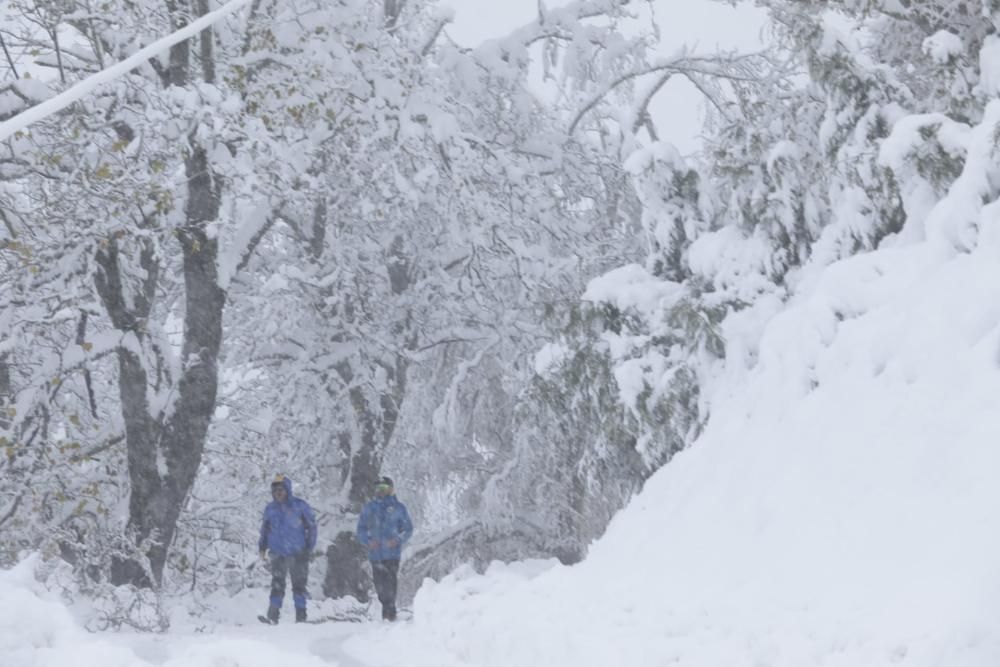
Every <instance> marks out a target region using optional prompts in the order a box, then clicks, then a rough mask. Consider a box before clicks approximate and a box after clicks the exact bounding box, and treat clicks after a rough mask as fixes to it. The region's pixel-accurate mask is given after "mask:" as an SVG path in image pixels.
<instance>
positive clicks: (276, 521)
mask: <svg viewBox="0 0 1000 667" xmlns="http://www.w3.org/2000/svg"><path fill="white" fill-rule="evenodd" d="M281 483H282V484H283V485H284V487H285V491H286V492H287V494H288V497H287V498H285V502H283V503H279V502H278V501H277V500H272V501H271V502H269V503H268V504H267V507H265V508H264V522H263V523H262V524H261V526H260V541H259V542H258V543H257V546H258V548H259V549H260V550H261V551H263V550H264V549H270V551H271V553H273V554H276V555H278V556H291V555H294V554H297V553H301V552H302V551H303V550H307V551H312V550H313V548H314V547H315V546H316V516H315V515H314V514H313V511H312V508H311V507H309V503H307V502H306V501H304V500H302V499H301V498H296V497H295V496H293V495H292V480H290V479H289V478H287V477H285V478H283V479H282V480H281Z"/></svg>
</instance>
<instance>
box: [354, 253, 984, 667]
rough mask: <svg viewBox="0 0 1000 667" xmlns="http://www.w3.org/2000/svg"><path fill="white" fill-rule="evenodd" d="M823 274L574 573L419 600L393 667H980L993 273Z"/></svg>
mask: <svg viewBox="0 0 1000 667" xmlns="http://www.w3.org/2000/svg"><path fill="white" fill-rule="evenodd" d="M991 246H992V244H989V243H988V244H986V245H984V246H982V247H980V248H979V249H977V250H975V251H974V252H972V253H971V254H956V253H955V252H954V251H951V250H947V249H945V247H944V244H938V243H936V242H925V243H921V244H919V245H916V246H910V247H906V248H897V249H889V250H881V251H878V252H875V253H872V254H869V255H864V256H859V257H855V258H852V259H850V260H847V261H844V262H841V263H839V264H837V265H835V266H833V267H830V268H829V269H827V270H825V271H824V272H823V273H822V275H821V277H820V278H819V279H817V280H815V281H813V285H812V287H811V288H810V289H809V293H808V294H800V295H799V296H798V297H796V298H795V299H794V300H793V302H792V305H791V307H789V308H788V309H787V310H786V311H785V312H783V313H782V314H781V315H779V316H778V317H776V318H775V319H774V320H773V321H771V322H770V323H769V324H768V326H767V328H766V329H765V332H764V335H763V338H762V339H761V340H760V343H759V363H758V364H757V365H756V366H755V367H754V368H753V370H752V371H749V372H748V373H747V375H746V377H745V378H744V379H743V380H742V381H739V382H737V384H736V386H735V387H734V386H732V385H730V389H729V391H731V393H730V394H729V395H724V396H717V397H715V399H714V401H713V407H714V412H713V416H712V418H711V421H710V425H709V427H708V429H707V431H706V433H705V434H704V436H703V437H702V439H701V440H700V441H699V443H698V444H697V446H696V447H694V448H693V449H691V450H689V451H687V452H685V453H683V454H682V455H680V456H678V457H677V458H676V459H675V460H674V462H673V463H671V465H669V466H667V467H666V468H665V469H664V470H662V471H661V472H660V473H658V474H657V475H656V476H654V477H653V479H651V480H650V482H649V484H648V485H647V487H646V489H645V491H644V492H643V493H642V495H641V496H639V497H638V498H636V499H635V501H634V502H633V503H632V504H631V505H630V506H629V507H627V508H626V509H625V510H624V511H623V512H622V513H621V514H620V516H618V517H617V518H616V519H615V521H614V522H613V523H612V525H611V526H610V528H609V529H608V531H607V533H606V535H605V536H604V537H603V538H602V539H601V540H600V541H599V542H598V543H597V544H595V545H594V547H593V549H592V550H591V553H590V555H589V557H588V558H587V560H586V561H585V562H584V563H582V564H581V565H579V566H577V567H573V568H561V567H555V568H553V569H551V570H549V571H547V572H545V573H543V574H541V575H539V576H537V577H535V578H534V579H530V578H528V577H525V576H518V575H517V573H516V572H512V571H509V570H507V569H504V568H500V570H498V571H496V572H493V573H490V574H488V575H487V576H485V577H474V576H473V577H469V576H466V574H464V573H459V574H458V575H456V576H455V577H453V578H452V579H451V580H450V581H447V582H444V583H442V584H438V585H427V586H425V587H424V589H422V590H421V592H420V593H419V594H418V596H417V599H416V603H415V613H416V618H415V620H414V622H413V624H412V626H410V627H405V628H401V629H399V630H395V631H393V632H386V633H385V637H382V640H383V641H382V643H381V647H375V648H373V643H372V642H370V641H362V640H361V639H359V640H358V641H357V643H356V645H355V646H354V647H353V650H354V651H355V652H356V654H357V655H359V656H365V657H366V658H367V659H369V660H372V661H374V663H375V664H380V665H381V664H384V665H390V664H395V663H397V662H398V659H399V656H401V655H406V656H407V664H409V665H427V666H428V667H430V666H432V665H433V666H435V667H442V666H444V665H459V664H462V665H480V666H484V667H486V666H491V665H497V666H500V665H502V666H504V667H510V666H511V665H534V664H545V665H573V666H574V667H582V666H584V665H595V666H598V665H615V664H629V663H631V662H636V663H637V664H644V665H697V666H699V667H704V666H707V665H723V664H724V665H727V667H734V666H737V665H748V666H749V665H755V666H756V665H768V666H770V667H778V666H789V667H792V666H795V667H802V666H803V665H830V666H833V665H843V666H845V667H846V666H851V667H857V666H858V665H865V666H866V667H873V666H876V665H911V666H920V667H923V666H930V665H942V666H944V665H946V666H948V667H966V666H968V667H972V666H978V665H982V666H984V667H986V666H990V667H995V666H996V665H998V664H1000V629H998V628H1000V621H998V619H1000V511H998V510H1000V485H998V484H997V481H996V478H997V472H998V471H1000V445H998V443H1000V411H998V410H997V405H998V401H1000V372H998V359H1000V329H998V324H1000V262H998V261H997V255H998V253H997V248H995V247H991Z"/></svg>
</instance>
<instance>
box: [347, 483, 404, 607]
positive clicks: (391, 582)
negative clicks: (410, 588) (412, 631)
mask: <svg viewBox="0 0 1000 667" xmlns="http://www.w3.org/2000/svg"><path fill="white" fill-rule="evenodd" d="M357 535H358V542H361V544H363V545H365V546H366V547H368V560H369V561H370V562H371V565H372V579H373V580H374V581H375V592H376V593H377V594H378V601H379V602H381V603H382V618H383V619H384V620H386V621H395V620H396V585H397V575H398V573H399V558H400V556H401V555H402V553H403V545H404V544H406V541H407V540H409V539H410V536H411V535H413V523H412V522H411V521H410V515H409V513H408V512H407V511H406V505H404V504H403V503H401V502H399V501H398V500H396V496H395V495H393V486H392V480H391V479H389V478H388V477H383V478H381V479H380V480H378V482H376V484H375V499H374V500H371V501H369V502H368V503H367V504H366V505H365V506H364V508H362V510H361V516H359V517H358V533H357Z"/></svg>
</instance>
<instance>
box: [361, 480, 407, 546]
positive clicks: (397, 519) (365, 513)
mask: <svg viewBox="0 0 1000 667" xmlns="http://www.w3.org/2000/svg"><path fill="white" fill-rule="evenodd" d="M411 535H413V522H411V521H410V515H409V513H408V512H407V511H406V505H404V504H403V503H401V502H399V501H398V500H396V496H383V497H381V498H376V499H375V500H372V501H370V502H369V503H368V504H366V505H365V506H364V508H362V510H361V516H359V517H358V542H361V544H364V545H365V546H368V560H370V561H374V562H377V561H383V560H399V557H400V556H401V555H402V553H403V545H404V544H405V543H406V541H407V540H408V539H410V536H411ZM372 540H375V541H376V542H377V543H378V544H376V545H375V548H374V549H372V548H371V547H370V546H369V542H371V541H372ZM390 540H391V541H393V542H394V543H393V544H392V545H389V544H387V543H388V542H389V541H390Z"/></svg>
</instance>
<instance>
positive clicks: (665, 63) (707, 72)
mask: <svg viewBox="0 0 1000 667" xmlns="http://www.w3.org/2000/svg"><path fill="white" fill-rule="evenodd" d="M759 57H760V55H759V54H750V55H745V56H737V57H725V56H690V55H688V53H687V51H686V50H684V49H682V50H681V51H680V52H679V53H678V54H677V55H674V56H671V57H670V58H667V59H665V60H662V61H660V62H658V63H655V64H653V65H646V66H643V67H640V68H637V69H635V70H632V71H629V72H625V73H623V74H621V75H619V76H617V77H615V78H614V79H612V80H611V81H609V82H608V83H607V84H606V85H605V86H604V87H603V88H602V89H601V90H600V91H599V92H598V93H596V94H595V95H593V96H592V97H591V98H590V101H588V102H587V103H586V104H585V105H584V106H583V108H581V109H580V110H579V111H578V112H577V114H576V117H575V118H573V122H572V123H571V124H570V126H569V132H568V134H570V135H572V134H573V133H574V132H576V128H577V126H578V125H579V124H580V121H582V120H583V118H584V116H586V115H587V114H588V113H589V112H590V111H591V110H593V108H594V107H595V106H597V105H598V104H599V103H600V102H601V100H603V99H604V98H605V97H607V96H608V95H609V94H611V92H612V91H614V90H615V89H616V88H618V87H619V86H621V85H622V84H624V83H626V82H628V81H631V80H633V79H637V78H639V77H643V76H646V75H648V74H656V73H661V74H663V75H664V76H663V78H662V79H661V82H660V83H659V85H658V86H654V90H653V93H655V92H656V91H657V90H659V88H660V87H662V85H663V84H665V83H666V82H667V81H668V80H669V79H670V77H671V76H672V75H674V74H683V75H687V76H689V77H690V76H691V75H702V76H709V77H715V78H719V79H728V80H729V81H740V82H744V83H754V82H757V81H759V79H760V77H758V76H754V75H752V74H744V73H742V72H740V71H738V70H737V69H735V68H734V65H738V64H739V63H741V62H743V61H747V60H752V59H754V58H759ZM651 99H652V95H649V96H647V98H646V99H644V100H643V104H646V105H648V104H649V102H650V100H651Z"/></svg>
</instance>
